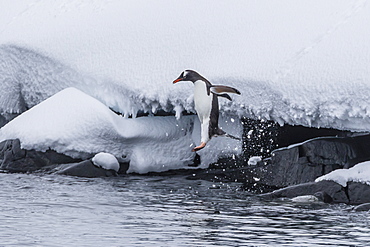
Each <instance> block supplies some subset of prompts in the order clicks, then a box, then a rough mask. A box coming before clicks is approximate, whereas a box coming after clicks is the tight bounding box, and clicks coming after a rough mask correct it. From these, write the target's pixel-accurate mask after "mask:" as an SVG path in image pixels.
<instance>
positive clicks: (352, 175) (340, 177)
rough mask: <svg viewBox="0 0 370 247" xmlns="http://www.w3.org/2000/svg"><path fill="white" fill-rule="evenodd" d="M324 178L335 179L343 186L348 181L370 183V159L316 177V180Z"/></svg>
mask: <svg viewBox="0 0 370 247" xmlns="http://www.w3.org/2000/svg"><path fill="white" fill-rule="evenodd" d="M323 180H331V181H334V182H336V183H338V184H340V185H342V186H343V187H346V186H347V183H348V182H359V183H364V184H368V185H370V161H365V162H362V163H359V164H357V165H355V166H354V167H352V168H349V169H337V170H335V171H332V172H331V173H328V174H326V175H324V176H321V177H319V178H317V179H316V182H320V181H323Z"/></svg>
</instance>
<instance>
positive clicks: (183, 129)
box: [0, 88, 241, 173]
mask: <svg viewBox="0 0 370 247" xmlns="http://www.w3.org/2000/svg"><path fill="white" fill-rule="evenodd" d="M220 123H221V126H224V127H225V130H226V131H229V133H231V134H233V135H239V136H240V132H241V127H240V123H238V122H235V121H234V122H232V121H227V120H223V121H221V122H220ZM238 126H239V127H238ZM199 129H200V127H199V121H197V118H196V116H194V115H192V116H183V117H182V118H181V119H180V120H177V119H176V118H175V117H174V116H168V117H140V118H123V117H122V116H119V115H117V114H115V113H114V112H113V111H111V110H110V109H109V108H108V107H107V106H106V105H104V104H103V103H101V102H100V101H98V100H96V99H95V98H93V97H91V96H89V95H87V94H85V93H83V92H82V91H80V90H78V89H76V88H67V89H64V90H62V91H60V92H58V93H57V94H55V95H53V96H52V97H50V98H48V99H46V100H45V101H43V102H41V103H40V104H38V105H36V106H34V107H33V108H31V109H30V110H28V111H26V112H24V113H23V114H21V115H19V116H18V117H16V118H15V119H14V120H12V121H10V122H9V123H8V124H6V125H5V126H4V127H2V128H1V129H0V141H3V140H6V139H15V138H18V139H19V140H20V141H21V145H22V148H25V149H35V150H37V151H46V150H48V149H52V150H55V151H57V152H59V153H64V154H67V155H69V156H71V157H74V158H83V159H86V158H90V157H92V156H94V155H95V154H97V153H100V152H105V153H110V154H112V155H114V156H115V157H116V158H117V159H118V160H119V161H120V162H129V164H130V166H129V170H128V172H137V173H147V172H150V171H156V172H160V171H166V170H170V169H178V168H189V167H188V165H189V164H192V163H193V159H194V156H195V153H194V152H191V150H192V146H194V145H195V143H194V141H196V142H198V141H199V140H198V139H199V138H200V137H199V136H200V134H199V131H200V130H199ZM240 146H241V143H240V142H239V141H235V140H232V139H230V138H223V137H219V138H213V139H212V140H211V142H210V145H209V146H207V148H205V149H204V151H203V150H202V152H199V155H200V158H201V167H206V166H207V165H208V164H210V163H211V162H215V161H217V159H218V158H219V157H222V155H226V154H238V153H240V151H241V148H240ZM100 156H101V155H99V154H98V155H97V156H95V160H96V159H98V161H99V160H101V159H100V158H99V157H100ZM103 158H104V157H103ZM98 163H99V162H98ZM103 163H104V162H103ZM109 163H110V162H109Z"/></svg>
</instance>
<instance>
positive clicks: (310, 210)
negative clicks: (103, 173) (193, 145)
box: [0, 173, 370, 246]
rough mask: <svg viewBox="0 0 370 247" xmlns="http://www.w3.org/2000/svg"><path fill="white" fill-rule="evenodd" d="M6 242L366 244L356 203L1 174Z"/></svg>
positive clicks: (208, 187) (226, 188)
mask: <svg viewBox="0 0 370 247" xmlns="http://www.w3.org/2000/svg"><path fill="white" fill-rule="evenodd" d="M0 187H1V193H0V205H1V210H0V246H366V245H368V243H369V242H370V228H369V222H370V215H369V213H368V212H354V211H351V206H347V205H338V204H336V205H330V204H324V203H294V202H292V201H290V200H288V199H287V200H279V201H272V202H271V201H270V202H267V201H262V200H260V199H259V198H258V197H257V196H256V195H253V194H251V193H248V192H246V191H245V190H244V189H243V186H242V184H238V183H213V182H208V181H203V180H188V179H186V175H173V176H158V175H157V176H136V175H126V176H122V177H115V178H91V179H90V178H89V179H87V178H76V177H68V176H61V175H45V174H40V175H35V174H7V173H1V174H0Z"/></svg>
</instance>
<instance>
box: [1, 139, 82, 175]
mask: <svg viewBox="0 0 370 247" xmlns="http://www.w3.org/2000/svg"><path fill="white" fill-rule="evenodd" d="M0 161H1V165H0V169H1V170H6V171H9V172H33V171H36V170H39V169H41V168H43V167H46V166H50V165H53V164H63V163H72V162H79V161H80V160H78V159H73V158H71V157H69V156H67V155H63V154H59V153H57V152H55V151H53V150H48V151H46V152H39V151H35V150H25V149H22V148H21V144H20V141H19V140H18V139H14V140H6V141H3V142H1V143H0Z"/></svg>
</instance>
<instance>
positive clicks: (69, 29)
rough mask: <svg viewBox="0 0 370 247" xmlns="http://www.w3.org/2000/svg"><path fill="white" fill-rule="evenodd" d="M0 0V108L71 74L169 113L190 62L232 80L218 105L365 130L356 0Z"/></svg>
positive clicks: (127, 110)
mask: <svg viewBox="0 0 370 247" xmlns="http://www.w3.org/2000/svg"><path fill="white" fill-rule="evenodd" d="M0 9H6V10H7V11H3V12H4V13H2V15H1V16H0V45H2V46H0V90H1V92H2V94H1V96H0V110H1V111H2V112H19V111H24V110H25V109H28V108H30V107H32V106H34V105H36V104H37V103H40V102H41V101H42V100H44V99H46V98H47V97H49V96H51V95H53V94H54V93H56V92H58V91H60V90H61V89H63V88H66V87H69V86H74V87H76V88H78V89H80V90H82V91H83V92H85V93H87V94H89V95H91V96H93V97H95V98H97V99H99V100H100V101H101V102H103V103H104V104H105V105H107V106H109V107H111V108H112V109H114V110H116V111H119V112H121V113H124V114H125V115H135V114H136V113H137V112H138V111H146V112H154V113H155V112H156V111H157V110H158V109H162V110H165V111H168V112H171V111H176V115H177V116H178V117H179V116H180V115H181V112H182V111H183V110H186V111H190V112H194V109H193V103H192V102H193V101H192V96H191V94H192V88H191V86H192V85H188V84H182V85H178V86H177V87H173V85H172V84H171V82H172V81H173V79H175V77H176V76H177V75H178V74H179V73H180V72H181V71H183V70H184V69H187V68H191V69H195V70H197V71H198V72H200V73H201V74H202V75H203V76H205V77H206V78H207V79H209V80H210V81H211V82H213V83H214V84H223V85H229V86H233V87H235V88H238V89H239V90H240V91H241V93H242V96H241V97H234V101H233V102H228V101H226V100H221V102H220V105H221V108H222V112H226V113H232V114H237V115H239V116H247V117H252V118H262V119H271V120H275V121H277V122H279V123H280V124H286V123H287V124H293V125H304V126H315V127H331V128H337V129H346V130H352V131H370V106H369V101H370V98H369V97H370V70H369V69H368V64H369V57H370V46H369V45H368V44H369V43H370V29H369V28H368V26H367V25H366V23H369V22H370V4H369V2H368V1H366V0H339V1H338V0H328V1H319V0H315V1H311V0H310V1H309V0H304V1H299V2H298V1H294V0H282V1H268V0H261V1H243V0H231V1H227V2H222V1H221V2H214V1H211V0H206V1H202V2H199V1H195V0H190V1H185V2H183V1H167V0H159V1H155V2H147V1H144V0H138V1H135V2H133V1H120V0H112V1H96V0H81V1H78V2H71V1H68V0H60V1H58V2H54V1H47V0H39V1H33V2H28V1H19V0H18V1H12V2H11V3H10V2H7V1H3V2H0ZM138 13H140V14H138ZM123 96H124V97H123Z"/></svg>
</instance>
